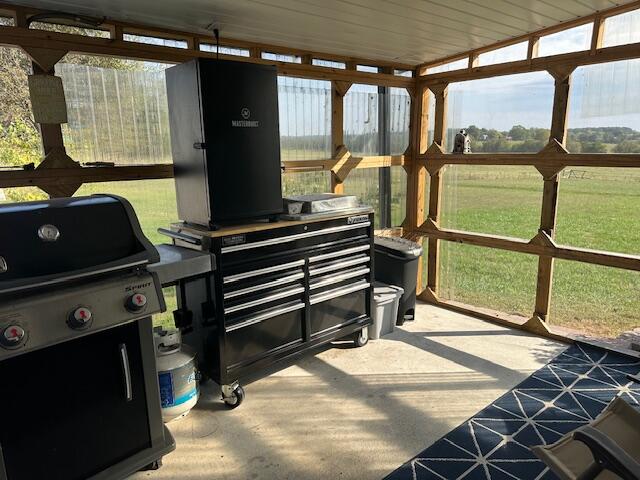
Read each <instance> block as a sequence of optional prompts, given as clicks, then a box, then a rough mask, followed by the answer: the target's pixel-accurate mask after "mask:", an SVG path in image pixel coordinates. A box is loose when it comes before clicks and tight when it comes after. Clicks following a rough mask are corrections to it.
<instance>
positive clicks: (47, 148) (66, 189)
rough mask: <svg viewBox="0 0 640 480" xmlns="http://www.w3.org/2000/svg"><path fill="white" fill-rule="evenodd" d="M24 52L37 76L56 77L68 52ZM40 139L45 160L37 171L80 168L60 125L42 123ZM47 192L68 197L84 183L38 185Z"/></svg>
mask: <svg viewBox="0 0 640 480" xmlns="http://www.w3.org/2000/svg"><path fill="white" fill-rule="evenodd" d="M23 50H24V51H25V52H26V53H27V54H28V55H29V56H30V57H31V59H32V60H33V63H32V68H33V73H34V74H36V75H54V74H55V71H54V66H55V64H56V63H57V62H58V60H60V59H61V58H62V57H64V55H66V53H67V52H66V51H62V50H48V49H38V48H31V47H23ZM39 127H40V137H41V140H42V150H43V151H44V160H43V161H42V162H41V163H40V164H39V165H38V167H37V170H38V171H42V170H44V169H50V168H80V165H79V164H78V163H77V162H74V161H73V160H72V159H71V158H69V156H68V155H67V153H66V150H65V147H64V139H63V136H62V126H61V125H60V124H59V123H40V124H39ZM38 186H39V187H40V188H41V189H42V190H44V191H45V192H47V193H48V194H49V196H50V197H52V198H56V197H68V196H71V195H73V194H74V193H75V192H76V191H77V190H78V188H80V187H81V186H82V183H73V182H69V183H64V184H62V183H61V184H59V185H46V186H44V185H38Z"/></svg>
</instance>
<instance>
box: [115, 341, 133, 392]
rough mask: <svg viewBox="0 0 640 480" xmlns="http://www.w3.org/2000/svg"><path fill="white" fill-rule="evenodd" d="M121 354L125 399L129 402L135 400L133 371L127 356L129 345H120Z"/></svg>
mask: <svg viewBox="0 0 640 480" xmlns="http://www.w3.org/2000/svg"><path fill="white" fill-rule="evenodd" d="M118 350H119V353H120V364H121V366H122V376H123V378H124V397H125V399H126V400H127V402H130V401H131V400H133V389H132V388H131V370H130V369H129V355H128V354H127V345H126V344H124V343H121V344H120V345H118Z"/></svg>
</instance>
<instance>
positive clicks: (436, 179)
mask: <svg viewBox="0 0 640 480" xmlns="http://www.w3.org/2000/svg"><path fill="white" fill-rule="evenodd" d="M448 88H449V85H448V84H447V83H439V84H434V85H430V86H429V90H431V91H432V92H433V94H434V96H435V102H436V108H435V118H434V126H433V144H432V145H431V147H429V150H431V151H434V150H439V151H442V147H443V146H444V145H445V135H446V128H447V118H446V116H447V94H448ZM429 173H430V174H431V179H430V187H429V220H430V221H432V222H433V223H434V224H435V225H436V226H438V227H439V226H440V204H441V200H442V175H443V173H444V168H438V169H432V170H431V169H430V171H429ZM439 272H440V240H439V239H437V238H429V252H428V258H427V295H429V296H431V297H432V298H433V299H437V297H438V283H439V282H438V276H439Z"/></svg>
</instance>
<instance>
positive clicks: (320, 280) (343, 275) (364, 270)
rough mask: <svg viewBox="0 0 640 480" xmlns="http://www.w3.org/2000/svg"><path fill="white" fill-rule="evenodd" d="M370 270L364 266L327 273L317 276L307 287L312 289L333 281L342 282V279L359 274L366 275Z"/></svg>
mask: <svg viewBox="0 0 640 480" xmlns="http://www.w3.org/2000/svg"><path fill="white" fill-rule="evenodd" d="M370 271H371V270H370V269H369V267H365V268H360V269H358V270H352V271H349V272H344V273H340V274H337V275H327V277H321V278H318V279H317V280H316V281H315V282H313V283H311V285H310V286H309V288H310V289H311V290H313V289H316V288H320V287H324V286H327V285H331V284H333V283H338V282H342V281H343V280H348V279H350V278H355V277H359V276H360V275H366V274H367V273H369V272H370Z"/></svg>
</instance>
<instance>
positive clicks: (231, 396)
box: [222, 383, 244, 410]
mask: <svg viewBox="0 0 640 480" xmlns="http://www.w3.org/2000/svg"><path fill="white" fill-rule="evenodd" d="M243 400H244V388H242V387H241V386H240V385H238V384H237V383H235V384H233V385H223V386H222V401H223V402H224V403H225V404H226V405H227V407H229V409H231V410H233V409H234V408H238V407H239V406H240V404H241V403H242V401H243Z"/></svg>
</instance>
